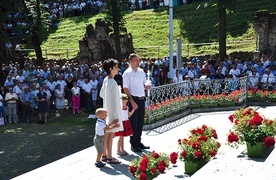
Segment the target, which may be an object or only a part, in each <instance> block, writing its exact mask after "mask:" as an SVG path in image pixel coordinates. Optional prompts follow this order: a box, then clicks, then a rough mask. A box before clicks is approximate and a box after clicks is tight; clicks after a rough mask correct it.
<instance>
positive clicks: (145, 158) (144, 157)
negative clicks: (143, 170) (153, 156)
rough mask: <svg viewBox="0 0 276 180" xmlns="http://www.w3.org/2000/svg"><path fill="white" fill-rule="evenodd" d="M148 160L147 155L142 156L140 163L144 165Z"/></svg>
mask: <svg viewBox="0 0 276 180" xmlns="http://www.w3.org/2000/svg"><path fill="white" fill-rule="evenodd" d="M148 163H149V160H148V157H147V156H143V159H142V161H141V164H144V165H145V166H148Z"/></svg>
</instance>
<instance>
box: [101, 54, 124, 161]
mask: <svg viewBox="0 0 276 180" xmlns="http://www.w3.org/2000/svg"><path fill="white" fill-rule="evenodd" d="M103 68H104V70H105V71H106V73H107V74H108V76H107V77H106V78H105V79H104V82H103V85H102V88H101V91H100V96H101V97H102V98H103V108H105V109H106V110H107V118H106V124H107V125H108V126H113V125H116V124H119V127H118V128H114V129H111V130H107V131H106V133H105V144H104V154H103V158H102V160H103V161H104V160H106V162H107V163H110V164H114V163H115V164H118V163H120V161H118V160H117V159H115V158H113V157H112V143H113V137H114V133H115V132H118V131H122V130H123V125H122V120H120V119H119V117H120V113H121V94H120V93H121V90H120V88H119V86H118V85H117V82H116V81H115V80H114V76H115V75H116V74H118V72H119V68H118V61H117V60H114V59H108V60H105V61H104V63H103Z"/></svg>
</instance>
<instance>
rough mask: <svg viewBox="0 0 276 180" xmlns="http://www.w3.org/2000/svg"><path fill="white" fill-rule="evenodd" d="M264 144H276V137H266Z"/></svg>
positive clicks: (267, 145) (268, 145)
mask: <svg viewBox="0 0 276 180" xmlns="http://www.w3.org/2000/svg"><path fill="white" fill-rule="evenodd" d="M264 144H265V146H266V147H270V146H274V144H275V139H274V138H273V137H265V139H264Z"/></svg>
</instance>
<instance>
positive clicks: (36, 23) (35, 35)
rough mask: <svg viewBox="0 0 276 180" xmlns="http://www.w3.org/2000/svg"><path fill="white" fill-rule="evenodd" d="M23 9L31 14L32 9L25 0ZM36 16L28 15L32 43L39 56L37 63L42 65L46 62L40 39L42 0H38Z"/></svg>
mask: <svg viewBox="0 0 276 180" xmlns="http://www.w3.org/2000/svg"><path fill="white" fill-rule="evenodd" d="M22 5H23V10H24V12H25V13H26V14H31V13H30V10H29V9H28V8H27V6H26V3H25V1H24V0H22ZM35 11H36V16H34V17H33V16H32V15H30V16H28V18H29V21H30V23H31V24H32V26H31V30H30V32H31V40H32V44H33V46H34V50H35V55H36V58H37V64H38V65H42V64H43V62H44V59H43V57H42V50H41V46H40V39H39V30H40V25H41V12H40V0H36V9H35Z"/></svg>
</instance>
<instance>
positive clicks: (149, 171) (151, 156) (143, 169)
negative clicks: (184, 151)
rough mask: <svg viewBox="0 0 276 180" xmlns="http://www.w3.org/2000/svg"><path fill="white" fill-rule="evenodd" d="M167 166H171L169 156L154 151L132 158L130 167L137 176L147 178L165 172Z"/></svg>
mask: <svg viewBox="0 0 276 180" xmlns="http://www.w3.org/2000/svg"><path fill="white" fill-rule="evenodd" d="M167 167H169V157H168V156H167V155H166V154H164V153H160V154H158V153H156V152H155V151H153V152H152V153H147V154H144V155H143V156H142V157H140V158H139V159H134V160H132V161H131V165H130V166H129V168H128V169H129V172H130V173H131V174H132V175H133V176H134V177H135V178H137V179H140V180H146V179H153V178H154V177H156V176H158V175H159V174H161V173H164V171H165V169H166V168H167Z"/></svg>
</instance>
